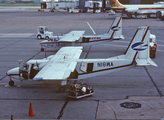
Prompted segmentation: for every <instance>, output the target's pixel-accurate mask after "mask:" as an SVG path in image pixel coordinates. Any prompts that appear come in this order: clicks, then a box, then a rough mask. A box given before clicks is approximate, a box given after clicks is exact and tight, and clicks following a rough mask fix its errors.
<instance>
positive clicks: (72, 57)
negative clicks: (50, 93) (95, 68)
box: [33, 47, 83, 80]
mask: <svg viewBox="0 0 164 120" xmlns="http://www.w3.org/2000/svg"><path fill="white" fill-rule="evenodd" d="M82 48H83V47H62V48H61V49H60V50H59V51H58V52H57V53H56V54H55V55H54V56H53V57H52V58H51V60H50V61H49V62H48V63H47V64H46V65H45V66H44V67H43V68H42V69H41V70H40V71H39V73H38V74H37V75H36V76H35V77H34V78H33V80H66V79H67V78H68V77H69V76H70V74H71V72H73V71H74V69H75V68H76V64H77V62H76V60H77V59H79V57H80V55H81V53H82Z"/></svg>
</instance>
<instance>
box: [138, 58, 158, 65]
mask: <svg viewBox="0 0 164 120" xmlns="http://www.w3.org/2000/svg"><path fill="white" fill-rule="evenodd" d="M136 62H137V66H145V65H152V66H155V67H157V64H156V63H155V62H154V61H152V60H151V59H150V58H147V59H136Z"/></svg>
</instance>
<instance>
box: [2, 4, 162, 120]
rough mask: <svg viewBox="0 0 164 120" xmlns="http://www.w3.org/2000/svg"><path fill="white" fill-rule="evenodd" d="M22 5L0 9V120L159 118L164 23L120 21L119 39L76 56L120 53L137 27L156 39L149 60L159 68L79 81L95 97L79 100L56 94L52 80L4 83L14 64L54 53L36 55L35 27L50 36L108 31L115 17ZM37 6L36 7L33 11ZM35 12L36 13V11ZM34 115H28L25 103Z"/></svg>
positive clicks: (99, 56) (116, 73)
mask: <svg viewBox="0 0 164 120" xmlns="http://www.w3.org/2000/svg"><path fill="white" fill-rule="evenodd" d="M24 8H25V7H21V10H20V7H14V9H12V7H5V8H3V7H0V14H1V17H0V21H1V24H0V27H1V29H0V43H1V44H0V56H1V58H0V91H1V93H0V108H1V109H0V120H9V119H11V115H13V119H14V120H20V119H21V120H22V119H23V120H26V119H27V120H28V119H34V120H35V119H46V120H47V119H48V120H51V119H114V120H119V119H124V120H130V119H144V120H145V119H151V120H163V119H164V114H163V113H164V102H163V101H164V82H163V81H164V74H163V73H164V62H163V60H164V40H163V38H164V34H163V29H164V21H161V20H159V19H156V18H154V17H153V18H149V19H128V18H123V35H124V37H125V39H124V40H120V41H113V42H107V43H101V44H96V45H92V46H88V47H84V50H83V53H82V55H81V57H80V58H108V57H113V56H116V55H121V54H124V51H125V50H126V48H127V46H128V44H129V42H130V40H131V39H132V37H133V35H134V33H135V31H136V30H137V27H139V26H149V27H150V32H151V33H152V34H155V35H156V37H157V53H156V57H155V58H154V59H153V61H154V62H155V63H156V64H157V65H158V67H153V66H146V67H136V68H132V69H127V70H122V71H118V72H114V73H110V74H106V75H102V76H98V77H94V78H89V79H84V80H81V81H80V82H85V83H87V84H88V85H90V86H92V87H93V88H94V95H93V96H91V97H86V98H82V99H79V100H74V99H68V98H67V96H66V93H58V92H57V90H58V85H57V83H55V82H51V83H49V82H46V83H44V82H37V81H18V80H14V81H15V85H14V86H13V87H10V86H9V85H8V82H9V78H8V77H7V76H6V72H7V71H8V70H9V69H11V68H13V67H17V66H18V65H19V63H18V60H23V61H28V60H30V59H41V58H44V57H45V56H48V55H52V54H55V53H56V52H57V51H58V48H51V49H47V50H46V52H41V51H40V45H39V43H40V41H39V40H37V38H36V35H35V34H36V28H37V26H41V25H45V26H48V27H49V31H52V32H53V33H54V35H60V34H65V33H68V32H70V31H71V30H85V34H86V35H92V34H93V33H92V31H91V30H90V28H89V27H88V25H87V24H86V22H89V23H90V25H91V26H92V27H93V29H94V30H95V32H96V33H97V34H103V33H105V32H107V31H108V29H109V27H110V25H111V24H112V22H113V20H114V18H115V17H116V16H109V15H108V13H99V14H97V13H96V14H91V13H73V14H71V13H68V12H66V11H61V12H54V13H51V12H48V11H45V12H38V11H37V10H34V9H33V10H31V9H28V8H26V9H24ZM36 8H37V7H36ZM36 8H35V9H36ZM30 103H32V110H33V113H34V114H35V116H33V117H29V116H27V114H29V105H30Z"/></svg>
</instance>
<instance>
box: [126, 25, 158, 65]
mask: <svg viewBox="0 0 164 120" xmlns="http://www.w3.org/2000/svg"><path fill="white" fill-rule="evenodd" d="M149 38H150V31H149V27H146V26H141V27H138V29H137V31H136V33H135V35H134V37H133V39H132V40H131V43H130V44H129V46H128V48H127V50H126V52H125V57H126V58H127V59H133V61H134V60H135V61H136V62H137V65H138V66H145V65H153V66H157V65H156V64H155V63H154V62H153V61H152V60H151V59H150V58H149V53H150V49H149V48H150V45H149Z"/></svg>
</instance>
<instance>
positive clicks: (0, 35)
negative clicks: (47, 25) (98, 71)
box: [0, 33, 34, 37]
mask: <svg viewBox="0 0 164 120" xmlns="http://www.w3.org/2000/svg"><path fill="white" fill-rule="evenodd" d="M32 35H34V33H0V37H30V36H32Z"/></svg>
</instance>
